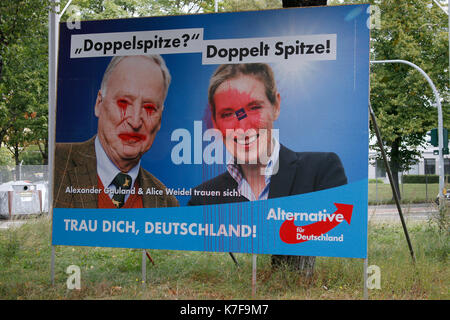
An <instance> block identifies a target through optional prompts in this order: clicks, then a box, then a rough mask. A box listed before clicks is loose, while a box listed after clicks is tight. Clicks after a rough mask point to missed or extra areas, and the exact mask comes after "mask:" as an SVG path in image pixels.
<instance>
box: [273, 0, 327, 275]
mask: <svg viewBox="0 0 450 320" xmlns="http://www.w3.org/2000/svg"><path fill="white" fill-rule="evenodd" d="M326 5H327V0H283V8H289V7H313V6H326ZM315 264H316V257H310V256H284V255H283V256H281V255H272V268H278V267H280V266H286V267H288V268H290V269H292V270H298V271H300V273H302V274H303V275H304V276H305V277H306V278H308V279H309V278H311V277H312V276H313V274H314V265H315Z"/></svg>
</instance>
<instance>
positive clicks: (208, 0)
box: [62, 0, 214, 21]
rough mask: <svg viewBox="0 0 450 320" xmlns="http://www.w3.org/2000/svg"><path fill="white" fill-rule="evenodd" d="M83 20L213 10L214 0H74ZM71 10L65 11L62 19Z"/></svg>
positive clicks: (67, 15)
mask: <svg viewBox="0 0 450 320" xmlns="http://www.w3.org/2000/svg"><path fill="white" fill-rule="evenodd" d="M71 4H72V5H74V6H77V8H78V10H79V12H80V14H81V16H80V18H81V19H82V20H98V19H117V18H126V17H147V16H161V15H178V14H187V13H199V12H213V11H214V0H192V1H186V0H160V1H154V0H127V1H124V0H109V1H104V0H74V1H73V2H72V3H71ZM69 15H70V12H66V13H64V15H63V17H62V21H65V20H67V19H68V17H69Z"/></svg>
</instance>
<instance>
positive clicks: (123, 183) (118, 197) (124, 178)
mask: <svg viewBox="0 0 450 320" xmlns="http://www.w3.org/2000/svg"><path fill="white" fill-rule="evenodd" d="M131 181H132V180H131V177H130V176H129V175H127V174H125V173H122V172H120V173H118V174H117V176H116V177H115V178H114V180H113V181H112V184H113V185H115V186H116V191H119V190H118V189H119V188H121V189H122V190H124V189H125V190H128V189H131ZM112 202H113V203H114V205H115V206H116V207H117V208H121V207H122V206H123V205H124V204H125V193H115V194H114V196H113V197H112Z"/></svg>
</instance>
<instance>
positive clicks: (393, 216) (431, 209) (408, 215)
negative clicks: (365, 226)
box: [369, 203, 439, 223]
mask: <svg viewBox="0 0 450 320" xmlns="http://www.w3.org/2000/svg"><path fill="white" fill-rule="evenodd" d="M401 208H402V214H403V217H404V218H405V220H406V221H428V220H429V219H430V218H432V217H433V216H435V215H438V214H439V210H438V207H437V206H436V205H434V204H431V203H430V204H428V203H420V204H409V205H402V206H401ZM369 222H399V223H400V215H399V213H398V210H397V206H396V205H379V206H369Z"/></svg>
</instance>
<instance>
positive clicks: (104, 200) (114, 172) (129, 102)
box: [54, 55, 178, 208]
mask: <svg viewBox="0 0 450 320" xmlns="http://www.w3.org/2000/svg"><path fill="white" fill-rule="evenodd" d="M170 80H171V76H170V73H169V70H168V69H167V66H166V64H165V62H164V60H163V58H162V57H161V56H159V55H148V56H122V57H114V58H112V59H111V62H110V63H109V65H108V67H107V68H106V71H105V73H104V75H103V79H102V82H101V86H100V90H99V91H98V94H97V97H96V101H95V107H94V109H95V116H96V117H97V118H98V129H97V134H96V135H94V136H93V137H92V138H91V139H89V140H87V141H84V142H79V143H57V144H56V148H55V172H54V181H55V185H54V207H56V208H157V207H173V206H177V205H178V201H177V200H176V198H175V197H173V196H170V195H167V194H165V186H164V185H163V184H162V183H161V182H160V181H159V180H158V179H157V178H156V177H154V176H153V175H152V174H151V173H149V172H148V171H146V170H145V169H143V168H142V167H141V165H140V163H141V158H142V156H143V155H144V154H145V153H146V152H147V151H148V150H149V149H150V148H151V146H152V144H153V141H154V139H155V137H156V134H157V133H158V131H159V129H160V126H161V118H162V114H163V110H164V100H165V98H166V95H167V91H168V89H169V84H170ZM149 189H152V190H159V192H156V194H155V192H152V194H146V190H149Z"/></svg>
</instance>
